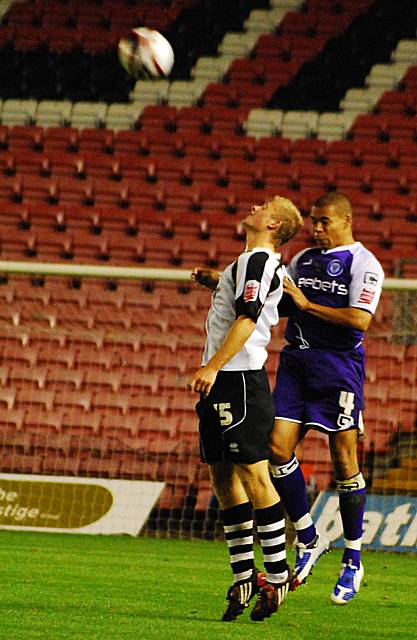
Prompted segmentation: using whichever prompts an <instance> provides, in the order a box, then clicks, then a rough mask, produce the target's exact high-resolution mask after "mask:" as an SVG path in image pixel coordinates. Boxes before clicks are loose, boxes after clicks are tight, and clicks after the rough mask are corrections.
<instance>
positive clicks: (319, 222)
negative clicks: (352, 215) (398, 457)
mask: <svg viewBox="0 0 417 640" xmlns="http://www.w3.org/2000/svg"><path fill="white" fill-rule="evenodd" d="M310 217H311V222H312V224H313V237H314V241H315V243H316V244H318V245H319V247H323V249H333V248H334V247H339V246H341V245H344V244H349V242H350V241H351V239H350V238H351V226H350V221H349V220H348V219H347V218H346V217H345V216H343V215H340V214H339V213H337V211H336V210H335V208H334V207H333V205H327V206H325V207H322V208H320V209H319V208H316V207H313V208H312V210H311V216H310Z"/></svg>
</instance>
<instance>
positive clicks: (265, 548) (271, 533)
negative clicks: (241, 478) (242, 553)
mask: <svg viewBox="0 0 417 640" xmlns="http://www.w3.org/2000/svg"><path fill="white" fill-rule="evenodd" d="M255 518H256V523H257V530H258V535H259V541H260V543H261V546H262V552H263V557H264V566H265V570H266V572H267V576H266V579H267V582H270V583H273V584H279V583H281V582H284V581H285V580H286V579H287V577H288V569H287V558H286V551H285V516H284V508H283V506H282V504H281V502H277V503H276V504H273V505H271V506H270V507H267V508H266V509H256V510H255Z"/></svg>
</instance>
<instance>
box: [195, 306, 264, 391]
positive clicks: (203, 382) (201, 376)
mask: <svg viewBox="0 0 417 640" xmlns="http://www.w3.org/2000/svg"><path fill="white" fill-rule="evenodd" d="M255 327H256V322H255V321H254V320H252V318H248V317H247V316H239V317H238V318H236V320H235V321H234V323H233V324H232V326H231V327H230V331H229V333H228V334H227V336H226V338H225V340H224V342H223V344H222V346H221V347H220V349H219V350H218V351H217V353H215V354H214V356H213V357H212V358H211V360H209V362H208V363H207V364H206V366H205V367H201V368H200V369H198V371H196V373H195V374H194V376H193V377H192V378H191V380H190V381H189V383H188V385H187V387H188V389H190V391H195V392H196V393H203V394H204V395H208V394H209V393H210V389H211V388H212V386H213V384H214V382H215V381H216V377H217V374H218V372H219V371H220V369H221V368H222V367H223V366H224V365H225V364H226V363H227V362H229V360H231V359H232V358H233V356H235V355H236V354H237V353H239V351H240V350H241V349H242V348H243V346H244V344H245V342H246V341H247V340H248V338H249V337H250V336H251V335H252V333H253V331H254V329H255Z"/></svg>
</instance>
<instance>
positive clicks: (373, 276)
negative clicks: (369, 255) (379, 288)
mask: <svg viewBox="0 0 417 640" xmlns="http://www.w3.org/2000/svg"><path fill="white" fill-rule="evenodd" d="M363 281H364V283H365V284H372V285H373V286H374V287H376V285H377V284H378V274H377V273H372V271H367V272H366V273H365V277H364V279H363Z"/></svg>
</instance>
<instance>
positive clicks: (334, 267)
mask: <svg viewBox="0 0 417 640" xmlns="http://www.w3.org/2000/svg"><path fill="white" fill-rule="evenodd" d="M326 271H327V273H328V274H329V276H340V274H341V273H342V271H343V265H342V263H341V262H340V260H332V261H331V262H329V264H328V265H327V269H326Z"/></svg>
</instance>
